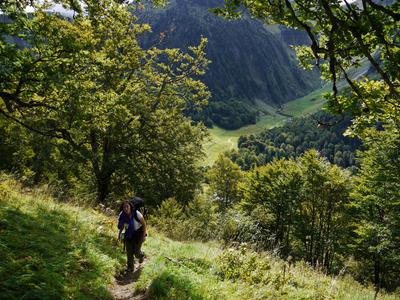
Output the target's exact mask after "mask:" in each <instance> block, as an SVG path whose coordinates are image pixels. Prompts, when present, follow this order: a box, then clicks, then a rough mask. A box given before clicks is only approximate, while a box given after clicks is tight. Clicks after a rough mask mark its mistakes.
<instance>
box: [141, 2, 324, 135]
mask: <svg viewBox="0 0 400 300" xmlns="http://www.w3.org/2000/svg"><path fill="white" fill-rule="evenodd" d="M221 4H222V1H217V0H204V1H194V0H173V1H171V3H170V4H169V5H168V6H167V7H166V8H165V9H150V8H146V9H145V10H143V11H139V15H140V19H139V21H140V22H148V23H150V24H151V25H152V28H153V34H150V35H147V36H146V37H145V38H144V40H143V44H144V46H146V47H148V46H151V45H157V46H158V47H161V48H163V47H178V48H183V47H187V46H189V45H194V44H197V43H198V41H199V38H200V36H204V37H207V38H208V40H209V43H208V46H207V56H208V58H209V59H210V60H211V61H212V64H211V65H210V67H209V70H208V72H207V74H206V75H205V76H204V78H203V80H204V82H205V83H206V84H207V86H208V87H209V88H210V90H211V92H212V94H213V95H212V99H211V101H210V104H209V107H208V108H206V109H205V111H204V112H203V114H202V118H203V120H205V121H208V123H210V119H211V120H212V121H213V122H214V123H216V124H217V125H219V126H222V127H225V128H229V129H232V128H238V127H240V126H243V125H245V124H250V123H255V121H256V117H257V113H256V111H255V108H256V106H257V104H256V103H257V102H259V101H261V102H264V103H267V104H270V105H274V106H280V105H281V104H283V103H286V102H288V101H290V100H293V99H295V98H298V97H301V96H304V95H305V94H307V93H309V92H310V91H312V90H313V89H315V88H316V87H319V85H320V80H319V75H318V72H316V71H315V72H307V71H303V70H301V69H300V68H299V67H298V64H297V61H296V59H295V56H294V54H293V52H292V51H291V49H290V47H289V45H290V44H303V43H306V42H307V39H308V38H307V36H306V35H305V34H304V33H303V32H299V31H294V30H290V29H287V28H283V27H279V26H264V25H263V24H262V23H261V22H259V21H257V20H253V19H250V18H249V17H244V18H243V19H242V20H235V21H227V20H224V19H222V18H220V17H216V16H215V15H213V14H212V13H210V12H209V11H208V9H209V8H211V7H216V6H219V5H221ZM194 117H195V118H198V117H199V116H196V115H194ZM206 123H207V122H206Z"/></svg>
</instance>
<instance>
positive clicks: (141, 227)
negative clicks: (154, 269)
mask: <svg viewBox="0 0 400 300" xmlns="http://www.w3.org/2000/svg"><path fill="white" fill-rule="evenodd" d="M118 229H119V233H118V240H120V241H121V239H122V231H123V230H124V229H125V234H124V236H123V240H124V249H126V255H127V269H126V270H127V272H132V271H133V265H134V260H133V259H134V258H133V256H136V258H138V259H139V263H142V262H143V259H144V253H143V252H142V251H141V250H140V248H141V246H142V243H143V242H144V240H145V238H146V236H147V230H146V222H145V221H144V218H143V215H142V214H141V213H140V212H139V211H138V210H137V208H135V205H134V204H133V203H132V202H130V201H124V202H123V204H122V210H121V213H120V214H119V217H118Z"/></svg>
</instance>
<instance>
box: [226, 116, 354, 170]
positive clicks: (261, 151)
mask: <svg viewBox="0 0 400 300" xmlns="http://www.w3.org/2000/svg"><path fill="white" fill-rule="evenodd" d="M350 125H351V118H350V117H349V116H333V115H329V114H326V113H323V112H319V113H315V114H313V115H310V116H305V117H300V118H292V119H291V120H289V121H288V122H287V123H286V124H284V125H283V126H281V127H275V128H272V129H268V130H265V131H264V132H262V133H260V134H256V135H249V136H241V137H240V138H239V141H238V147H239V150H238V151H232V153H230V157H231V159H232V160H233V161H234V162H235V163H237V164H238V165H239V166H240V167H241V168H242V169H243V170H249V169H251V168H252V167H253V166H261V165H265V164H267V163H270V162H271V161H272V160H273V159H275V158H277V159H280V158H295V157H298V156H300V155H301V154H303V153H304V152H305V151H307V150H308V149H315V150H317V151H318V152H319V153H320V154H321V155H322V156H323V157H325V158H327V159H328V160H329V162H331V163H334V164H336V165H338V166H340V167H343V168H350V167H351V168H352V167H354V166H355V165H356V151H357V150H361V142H360V140H359V139H357V138H351V137H347V136H344V133H345V131H346V129H347V128H348V127H349V126H350ZM353 169H354V168H353Z"/></svg>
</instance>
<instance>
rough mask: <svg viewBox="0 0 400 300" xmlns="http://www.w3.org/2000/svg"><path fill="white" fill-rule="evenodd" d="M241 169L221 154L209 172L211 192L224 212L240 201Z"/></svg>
mask: <svg viewBox="0 0 400 300" xmlns="http://www.w3.org/2000/svg"><path fill="white" fill-rule="evenodd" d="M242 176H243V175H242V172H241V170H240V167H239V166H238V165H237V164H235V163H234V162H232V161H231V160H230V159H229V158H228V157H227V156H226V155H224V154H220V155H219V156H218V158H217V160H216V161H215V163H214V165H213V166H212V167H211V169H210V170H209V172H208V174H207V177H208V181H209V183H210V190H211V192H212V193H213V194H214V196H215V197H216V199H217V200H218V201H219V203H220V206H221V207H222V209H223V210H225V209H227V208H228V206H229V205H231V204H232V203H233V202H235V201H238V200H239V183H240V182H241V180H242Z"/></svg>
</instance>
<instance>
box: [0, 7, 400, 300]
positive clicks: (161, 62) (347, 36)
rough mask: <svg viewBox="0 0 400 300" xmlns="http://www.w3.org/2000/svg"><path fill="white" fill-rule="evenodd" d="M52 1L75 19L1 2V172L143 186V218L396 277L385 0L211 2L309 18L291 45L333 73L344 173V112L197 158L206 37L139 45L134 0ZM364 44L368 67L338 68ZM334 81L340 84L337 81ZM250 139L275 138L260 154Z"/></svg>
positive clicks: (232, 12)
mask: <svg viewBox="0 0 400 300" xmlns="http://www.w3.org/2000/svg"><path fill="white" fill-rule="evenodd" d="M31 2H35V1H31ZM58 2H62V3H64V4H65V5H66V6H67V7H69V8H70V9H72V10H74V11H75V16H74V18H72V19H66V18H65V17H63V16H61V15H58V14H49V13H48V12H47V11H46V7H40V6H38V7H37V9H36V11H35V12H34V13H32V14H31V15H27V14H26V13H25V12H24V7H25V6H26V4H27V3H25V2H24V1H17V2H15V1H5V2H1V4H0V9H1V10H2V11H3V12H4V13H6V14H8V16H9V17H10V22H8V23H2V24H0V36H1V38H0V63H1V68H0V115H1V118H0V134H1V139H0V156H1V161H0V167H1V170H2V171H5V172H7V173H13V174H15V176H17V177H19V178H20V179H21V180H22V181H24V183H25V184H27V185H36V184H48V185H51V186H52V187H53V190H54V192H55V194H56V195H57V196H59V197H60V198H62V197H63V196H66V195H67V196H74V197H75V198H78V199H80V201H84V200H85V199H92V201H93V204H94V205H97V204H99V203H102V204H107V205H109V206H115V205H116V203H117V201H119V200H121V199H126V198H127V197H130V196H131V195H132V194H136V195H141V196H143V197H144V198H146V200H147V203H148V205H149V208H151V209H152V210H153V217H152V222H153V224H154V225H156V226H157V227H158V228H160V229H162V230H164V231H166V232H167V233H169V234H170V235H171V236H173V237H175V238H180V239H189V238H191V239H192V238H193V239H203V240H207V239H215V238H219V239H221V240H223V241H225V242H226V243H227V244H230V245H235V244H238V243H242V242H247V243H249V245H250V246H251V247H254V248H255V249H257V250H268V251H271V252H272V253H274V254H276V255H279V256H281V257H283V258H285V259H287V261H288V262H290V263H300V262H301V261H304V262H306V263H307V264H309V265H310V266H312V267H314V268H316V269H319V270H322V271H324V272H326V273H330V274H351V275H352V276H354V277H355V278H356V279H357V280H359V281H360V282H363V283H373V284H374V285H375V287H376V291H377V293H378V292H379V291H380V290H381V289H386V290H388V291H395V290H396V289H398V288H399V286H400V282H399V276H398V274H399V273H400V252H399V249H400V239H399V234H400V232H399V228H400V204H399V199H400V104H399V99H400V96H399V95H400V90H399V82H400V77H399V76H400V70H399V68H400V63H399V55H398V54H399V53H400V50H399V44H398V38H399V36H398V27H399V22H400V4H399V3H398V2H395V3H393V4H392V3H387V5H381V4H377V3H376V2H374V1H371V0H363V1H361V2H360V3H358V2H357V3H354V4H349V3H347V2H346V1H344V4H342V2H341V1H327V0H318V1H317V0H316V1H309V0H308V1H302V0H294V1H267V2H266V1H263V0H260V1H254V0H252V1H247V0H243V1H240V0H239V1H238V0H234V1H233V0H232V1H230V0H227V1H226V7H225V8H220V9H216V10H215V11H214V12H215V13H216V14H218V15H222V16H224V17H226V18H237V17H240V13H241V12H242V11H243V10H242V8H240V7H239V6H240V5H243V6H244V7H245V8H247V9H248V11H249V13H250V14H252V15H253V16H254V17H256V18H259V19H260V20H261V21H263V22H266V23H268V22H272V21H273V22H276V23H279V24H283V25H286V26H290V27H294V28H296V29H301V30H304V31H305V32H306V33H307V35H308V36H309V38H310V41H311V46H310V47H307V46H297V47H296V51H297V55H298V58H299V60H300V62H301V63H302V65H303V66H304V67H305V68H309V69H310V68H314V67H315V64H316V65H317V66H318V67H319V68H320V69H321V72H322V76H323V78H324V79H327V80H330V81H331V82H332V93H331V94H330V95H329V96H328V104H327V109H328V110H330V111H331V112H333V113H336V114H342V113H347V114H349V115H351V126H349V127H348V128H347V129H346V134H348V135H350V136H352V137H354V138H357V139H359V141H360V142H359V143H361V145H362V148H360V149H361V150H362V152H360V153H358V154H357V158H356V160H357V164H356V167H357V170H356V171H357V172H356V175H352V174H351V173H350V172H349V171H348V170H346V169H344V168H342V167H340V166H339V164H340V161H341V162H342V163H341V164H340V165H342V166H344V167H349V166H353V167H354V158H353V156H351V159H350V153H351V155H354V153H353V150H354V149H355V148H351V147H350V148H346V147H347V146H348V145H347V144H345V143H347V142H349V143H350V144H351V143H353V142H350V141H349V140H346V139H347V138H339V137H338V136H339V132H342V131H343V130H344V127H345V126H346V125H345V124H346V122H347V121H346V122H344V123H339V124H340V125H338V126H337V127H332V129H330V130H328V131H326V132H328V133H326V140H325V136H324V135H325V134H318V133H317V131H315V130H316V129H315V127H314V125H311V124H310V123H309V121H310V119H307V118H305V119H299V120H292V123H289V124H287V125H285V126H284V127H283V128H279V129H273V130H271V131H266V132H265V133H263V134H261V135H260V136H257V138H256V137H246V138H241V140H240V146H241V149H244V148H246V147H248V148H251V149H252V151H253V150H256V151H259V157H262V156H263V155H264V156H265V158H263V161H260V162H258V166H255V167H254V168H252V169H250V168H249V167H250V166H253V163H250V164H247V163H246V164H244V165H243V166H242V167H243V168H244V169H249V170H248V171H242V170H241V168H240V166H239V165H238V164H236V163H234V162H232V161H231V159H230V158H229V157H228V156H227V155H221V156H220V157H219V158H218V160H217V161H216V162H215V164H214V166H213V167H211V168H210V169H209V170H205V168H204V167H202V166H201V160H202V159H203V157H204V156H203V151H202V143H203V141H204V138H205V137H206V135H207V132H206V129H205V127H204V126H203V125H202V124H201V123H197V124H196V123H195V122H193V120H192V119H191V118H189V117H186V116H185V114H184V113H185V112H186V111H188V110H195V109H201V107H202V106H204V105H205V104H206V103H207V100H208V99H209V97H210V93H209V91H208V89H207V87H206V85H205V84H204V83H203V82H202V81H201V80H200V79H201V76H202V75H204V73H205V71H206V68H207V66H208V64H209V60H208V59H207V58H206V53H205V51H206V44H207V40H206V39H205V38H200V37H199V38H198V41H197V43H196V44H195V45H194V46H189V47H187V48H186V49H177V48H165V49H159V48H157V47H151V48H148V49H145V48H142V47H141V46H140V43H139V42H138V38H139V36H141V35H143V34H146V32H148V31H149V30H150V26H148V25H146V24H141V23H138V22H137V18H136V17H135V16H134V15H133V14H132V11H135V9H139V8H138V4H137V3H136V2H135V3H133V4H130V5H128V4H126V3H122V4H121V1H114V0H101V1H99V0H85V1H81V2H83V3H84V4H85V6H84V7H82V6H81V5H80V2H77V1H65V2H64V1H61V0H60V1H58ZM122 2H123V1H122ZM158 2H159V1H158ZM15 39H20V40H23V41H24V43H26V44H25V45H28V46H25V47H24V46H21V44H20V43H19V44H16V43H14V42H13V41H14V40H15ZM378 49H379V51H378ZM364 58H367V59H368V61H369V63H370V64H371V67H373V68H374V69H375V70H376V73H377V74H378V78H375V79H370V78H366V77H365V78H357V80H355V79H353V78H351V76H350V75H349V74H348V72H349V70H350V69H351V68H352V67H356V66H357V65H358V64H359V61H360V60H361V59H364ZM339 80H344V81H345V82H347V85H348V87H349V89H350V91H349V93H347V94H341V93H340V91H339V89H338V87H337V83H338V81H339ZM322 118H325V117H324V116H322ZM293 124H295V125H296V126H292V125H293ZM378 124H379V126H378ZM301 126H305V128H303V129H302V130H303V132H302V133H299V131H301V129H300V127H301ZM312 137H313V138H312ZM315 137H318V139H314V138H315ZM319 138H323V139H322V140H321V141H319V140H320V139H319ZM267 139H269V140H268V141H267ZM253 140H254V141H253ZM275 140H276V142H277V143H276V144H275ZM322 141H323V145H322ZM334 141H337V142H335V143H336V144H334V143H333V142H334ZM314 143H315V144H314ZM318 143H320V144H321V145H322V148H318V147H317V146H318ZM357 143H358V142H357ZM282 144H284V145H282ZM330 144H332V145H330ZM342 145H343V146H342ZM353 146H355V144H354V145H353ZM258 147H259V148H260V149H257V148H258ZM262 147H265V149H268V147H271V148H272V149H273V151H271V152H266V153H269V154H268V155H271V157H266V155H265V154H264V153H262V151H261V150H263V149H262ZM335 147H337V149H335ZM309 148H317V149H318V150H319V152H318V151H316V150H313V149H311V150H309ZM265 149H264V150H265ZM275 149H276V150H275ZM283 149H284V150H283ZM339 151H340V152H341V153H342V157H340V155H339ZM276 152H277V153H279V154H278V155H275V154H274V155H275V156H274V155H273V153H276ZM289 153H291V154H290V155H289ZM344 153H346V155H344ZM347 153H349V154H347ZM286 154H287V155H286ZM280 155H281V156H280ZM254 156H255V158H256V159H258V158H259V157H257V154H254ZM325 156H326V157H328V159H330V160H331V162H329V161H328V160H327V159H326V158H325ZM347 156H348V157H347ZM271 159H272V161H271ZM237 161H238V162H239V160H237ZM264 163H266V164H264ZM263 164H264V165H263ZM337 164H338V165H337ZM256 165H257V164H256ZM204 184H206V185H207V186H208V187H207V189H205V190H206V191H203V190H202V185H204ZM93 199H95V200H93Z"/></svg>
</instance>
